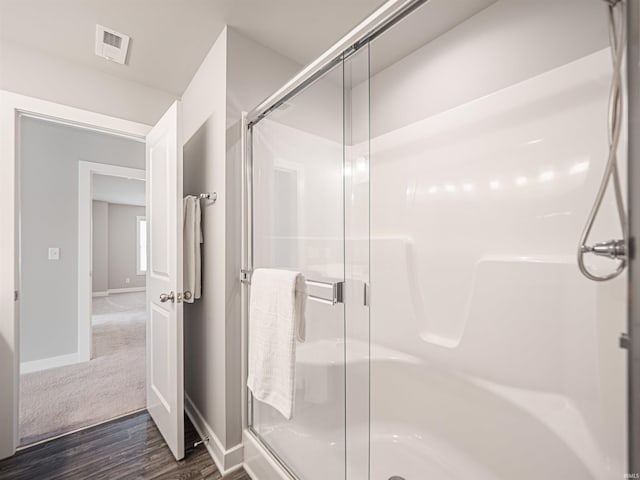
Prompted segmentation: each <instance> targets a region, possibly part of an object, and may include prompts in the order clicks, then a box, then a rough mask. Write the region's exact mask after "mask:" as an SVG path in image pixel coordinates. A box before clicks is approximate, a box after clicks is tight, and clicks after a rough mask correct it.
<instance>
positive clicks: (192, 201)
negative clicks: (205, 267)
mask: <svg viewBox="0 0 640 480" xmlns="http://www.w3.org/2000/svg"><path fill="white" fill-rule="evenodd" d="M183 206H184V211H183V215H184V217H183V242H184V244H183V251H184V264H183V272H184V275H183V277H184V291H185V292H187V291H188V292H191V297H190V298H189V299H187V298H185V299H184V301H185V302H187V303H193V302H194V301H195V300H197V299H198V298H200V297H201V295H202V265H201V262H200V244H201V243H202V227H201V219H200V199H199V198H198V197H195V196H193V195H188V196H186V197H184V202H183Z"/></svg>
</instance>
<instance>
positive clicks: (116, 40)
mask: <svg viewBox="0 0 640 480" xmlns="http://www.w3.org/2000/svg"><path fill="white" fill-rule="evenodd" d="M128 48H129V36H128V35H124V34H122V33H119V32H116V31H115V30H111V29H110V28H107V27H103V26H102V25H96V55H98V56H99V57H103V58H106V59H107V60H111V61H112V62H117V63H121V64H124V63H125V61H126V59H127V50H128Z"/></svg>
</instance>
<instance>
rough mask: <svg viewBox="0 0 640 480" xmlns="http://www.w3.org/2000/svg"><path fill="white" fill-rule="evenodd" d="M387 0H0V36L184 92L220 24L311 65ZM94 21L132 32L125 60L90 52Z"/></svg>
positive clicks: (217, 32)
mask: <svg viewBox="0 0 640 480" xmlns="http://www.w3.org/2000/svg"><path fill="white" fill-rule="evenodd" d="M383 3H384V0H348V1H345V0H55V1H53V0H0V41H10V42H14V43H17V44H20V45H23V46H27V47H31V48H34V49H37V50H40V51H43V52H46V53H49V54H51V55H54V56H59V57H62V58H64V59H66V60H70V61H73V62H75V63H78V64H81V65H84V66H87V67H92V68H96V69H98V70H101V71H103V72H105V73H108V74H112V75H115V76H117V77H120V78H124V79H128V80H133V81H136V82H139V83H142V84H145V85H148V86H150V87H154V88H157V89H160V90H163V91H166V92H168V93H171V94H173V95H176V96H179V95H182V93H183V92H184V90H185V89H186V87H187V85H188V84H189V81H190V80H191V78H192V77H193V75H194V73H195V72H196V70H197V68H198V66H199V65H200V63H202V60H203V59H204V57H205V55H206V53H207V52H208V51H209V49H210V48H211V46H212V45H213V43H214V41H215V39H216V38H217V36H218V35H219V34H220V32H221V31H222V29H223V27H224V25H225V24H229V25H230V26H232V27H234V28H236V29H237V30H238V31H239V32H241V33H242V34H244V35H245V36H248V37H250V38H252V39H254V40H256V41H257V42H259V43H261V44H263V45H265V46H267V47H270V48H271V49H273V50H275V51H277V52H279V53H281V54H282V55H284V56H286V57H289V58H290V59H292V60H294V61H296V62H297V63H299V64H300V65H301V66H302V65H306V64H307V63H309V62H311V61H312V60H313V59H314V58H316V57H317V56H319V55H320V54H321V53H322V52H323V51H324V50H326V49H327V48H328V47H330V46H331V45H332V44H333V43H335V42H336V41H337V40H338V39H339V38H340V37H341V36H342V35H344V34H345V33H347V32H348V31H349V30H350V29H351V28H352V27H354V26H355V25H356V24H357V23H359V22H360V21H361V20H363V19H364V18H365V17H367V16H368V15H369V14H370V13H371V12H373V11H374V10H375V9H376V8H377V7H378V6H380V5H382V4H383ZM96 23H99V24H101V25H104V26H106V27H109V28H112V29H114V30H116V31H118V32H121V33H123V34H126V35H129V36H131V43H130V48H129V57H128V64H127V65H119V64H116V63H113V62H109V61H108V60H105V59H103V58H99V57H97V56H95V55H94V42H95V28H96Z"/></svg>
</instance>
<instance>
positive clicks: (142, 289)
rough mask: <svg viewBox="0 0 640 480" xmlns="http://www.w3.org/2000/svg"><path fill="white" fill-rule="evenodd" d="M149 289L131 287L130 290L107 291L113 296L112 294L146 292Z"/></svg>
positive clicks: (116, 289)
mask: <svg viewBox="0 0 640 480" xmlns="http://www.w3.org/2000/svg"><path fill="white" fill-rule="evenodd" d="M146 289H147V287H129V288H110V289H109V290H107V294H108V295H111V294H112V293H129V292H144V291H145V290H146Z"/></svg>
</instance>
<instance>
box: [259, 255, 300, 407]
mask: <svg viewBox="0 0 640 480" xmlns="http://www.w3.org/2000/svg"><path fill="white" fill-rule="evenodd" d="M306 299H307V294H306V284H305V280H304V277H303V276H302V274H301V273H298V272H291V271H288V270H275V269H264V268H259V269H256V270H254V272H253V274H252V275H251V299H250V305H249V320H250V322H249V372H248V373H249V376H248V379H247V386H248V387H249V389H250V390H251V392H252V393H253V396H254V397H255V398H256V399H257V400H260V401H261V402H264V403H267V404H269V405H271V406H272V407H274V408H275V409H276V410H278V411H279V412H280V413H281V414H282V415H284V417H285V418H286V419H290V418H291V416H292V414H293V404H294V392H295V365H296V340H298V341H300V342H304V338H305V318H304V317H305V313H304V312H305V305H306Z"/></svg>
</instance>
